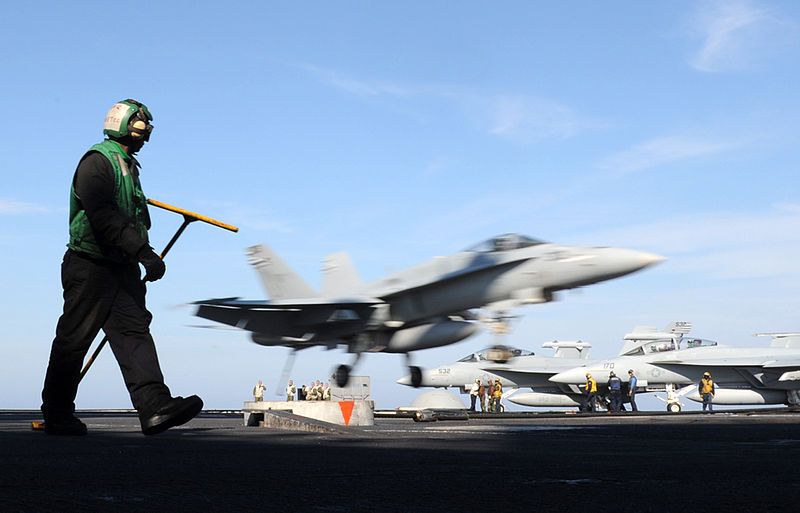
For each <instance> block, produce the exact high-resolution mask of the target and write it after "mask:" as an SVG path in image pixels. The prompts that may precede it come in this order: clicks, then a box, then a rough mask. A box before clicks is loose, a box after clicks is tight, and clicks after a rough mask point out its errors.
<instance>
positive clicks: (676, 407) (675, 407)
mask: <svg viewBox="0 0 800 513" xmlns="http://www.w3.org/2000/svg"><path fill="white" fill-rule="evenodd" d="M667 411H668V412H670V413H680V412H681V405H680V404H678V403H670V404H668V405H667Z"/></svg>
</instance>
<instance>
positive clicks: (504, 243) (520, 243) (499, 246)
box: [464, 233, 544, 253]
mask: <svg viewBox="0 0 800 513" xmlns="http://www.w3.org/2000/svg"><path fill="white" fill-rule="evenodd" d="M539 244H544V242H543V241H540V240H536V239H532V238H530V237H527V236H525V235H520V234H518V233H507V234H505V235H499V236H497V237H492V238H491V239H487V240H485V241H483V242H480V243H478V244H475V245H474V246H471V247H469V248H467V249H465V250H464V251H470V252H475V253H493V252H495V251H509V250H512V249H520V248H527V247H530V246H536V245H539Z"/></svg>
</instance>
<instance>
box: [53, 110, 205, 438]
mask: <svg viewBox="0 0 800 513" xmlns="http://www.w3.org/2000/svg"><path fill="white" fill-rule="evenodd" d="M152 120H153V116H152V114H151V113H150V110H149V109H148V108H147V107H146V106H145V105H143V104H141V103H139V102H137V101H135V100H124V101H121V102H118V103H116V104H115V105H114V106H113V107H112V108H111V110H109V112H108V115H107V116H106V119H105V124H104V126H103V133H104V134H105V135H106V136H107V137H108V138H107V139H106V140H104V141H102V142H101V143H99V144H96V145H94V146H92V147H91V148H90V149H89V151H88V152H87V153H86V154H85V155H84V156H83V157H82V158H81V160H80V163H79V164H78V168H77V170H76V171H75V174H74V176H73V179H72V186H71V189H70V213H69V242H68V244H67V248H68V249H67V252H66V254H65V255H64V261H63V263H62V265H61V281H62V284H63V287H64V310H63V314H62V315H61V317H60V318H59V320H58V325H57V327H56V336H55V339H54V340H53V344H52V347H51V350H50V360H49V363H48V367H47V373H46V375H45V380H44V388H43V390H42V413H43V414H44V421H45V432H46V433H48V434H51V435H85V434H86V432H87V429H86V425H85V424H84V423H83V422H81V421H80V420H79V419H78V418H76V417H75V397H76V395H77V391H78V383H79V381H80V370H81V366H82V363H83V359H84V357H85V356H86V353H87V351H88V349H89V347H90V345H91V343H92V340H94V338H95V337H96V336H97V334H98V332H99V331H100V329H102V330H103V331H104V332H105V334H106V335H107V336H108V338H109V343H110V344H111V349H112V350H113V353H114V356H115V358H116V359H117V363H118V364H119V367H120V370H121V371H122V376H123V378H124V380H125V385H126V386H127V388H128V392H129V394H130V397H131V402H132V403H133V406H134V408H136V410H137V412H138V414H139V420H140V423H141V427H142V432H143V433H144V434H147V435H150V434H156V433H160V432H161V431H164V430H166V429H168V428H170V427H173V426H177V425H179V424H183V423H185V422H188V421H189V420H191V419H192V418H193V417H194V416H195V415H197V413H199V412H200V410H201V409H202V406H203V401H202V400H201V399H200V398H199V397H197V396H190V397H187V398H182V397H172V395H171V393H170V390H169V388H167V386H166V385H165V384H164V377H163V375H162V373H161V367H160V365H159V362H158V356H157V354H156V348H155V344H154V343H153V338H152V336H151V335H150V321H151V320H152V315H151V314H150V312H148V311H147V308H146V306H145V293H146V289H145V284H144V281H156V280H158V279H160V278H161V277H162V276H164V272H165V271H166V267H165V266H164V262H163V261H162V260H161V258H160V257H159V256H158V255H157V254H156V253H155V251H153V248H152V247H151V246H150V244H149V241H148V237H147V230H148V229H149V228H150V217H149V215H148V212H147V203H146V198H145V195H144V193H143V192H142V186H141V183H140V181H139V163H138V162H137V160H136V159H135V158H134V155H135V154H136V153H137V152H138V151H139V150H141V148H142V146H143V145H144V143H145V142H147V141H148V140H149V138H150V134H151V132H152V130H153V125H152V124H151V121H152ZM139 264H141V265H143V266H144V269H145V280H144V281H142V279H141V271H140V269H139Z"/></svg>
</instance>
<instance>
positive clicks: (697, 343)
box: [624, 338, 717, 355]
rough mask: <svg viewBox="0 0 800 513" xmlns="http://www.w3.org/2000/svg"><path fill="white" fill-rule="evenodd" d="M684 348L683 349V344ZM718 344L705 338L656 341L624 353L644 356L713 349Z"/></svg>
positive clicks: (645, 343) (644, 343)
mask: <svg viewBox="0 0 800 513" xmlns="http://www.w3.org/2000/svg"><path fill="white" fill-rule="evenodd" d="M684 342H685V343H686V345H685V346H684V347H681V345H682V344H683V343H684ZM716 345H717V342H715V341H713V340H709V339H705V338H689V339H678V340H677V341H676V340H656V341H647V342H643V343H642V344H641V345H640V346H639V347H636V348H635V349H633V350H631V351H628V352H626V353H624V354H625V355H642V354H649V353H664V352H667V351H678V350H681V349H694V348H697V347H713V346H716Z"/></svg>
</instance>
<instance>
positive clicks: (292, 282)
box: [247, 244, 318, 299]
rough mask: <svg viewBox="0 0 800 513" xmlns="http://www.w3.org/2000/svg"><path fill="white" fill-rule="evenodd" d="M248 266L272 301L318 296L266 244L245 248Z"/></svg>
mask: <svg viewBox="0 0 800 513" xmlns="http://www.w3.org/2000/svg"><path fill="white" fill-rule="evenodd" d="M247 256H248V257H249V261H250V265H252V266H253V267H255V269H256V272H257V273H258V276H259V277H260V278H261V283H262V284H263V285H264V288H265V289H266V290H267V294H268V295H269V297H270V298H272V299H297V298H308V297H317V296H318V294H317V293H316V292H315V291H314V289H312V288H311V287H310V286H309V285H308V283H306V282H305V280H303V278H301V277H300V275H298V274H297V273H296V272H294V270H293V269H292V268H291V267H289V265H288V264H287V263H286V262H284V261H283V260H282V259H281V257H279V256H278V254H277V253H275V252H274V251H272V249H270V248H269V247H268V246H267V245H266V244H259V245H257V246H252V247H249V248H247Z"/></svg>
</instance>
